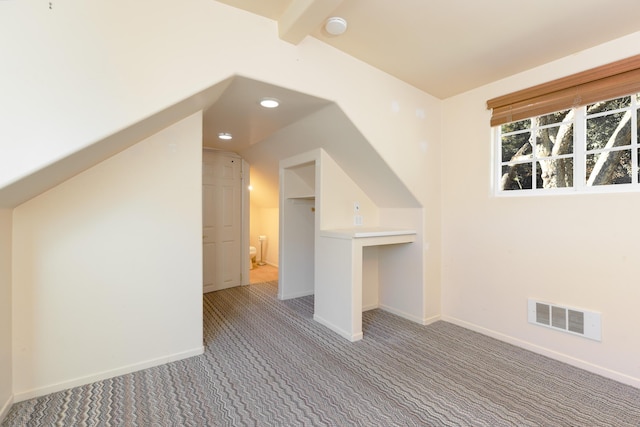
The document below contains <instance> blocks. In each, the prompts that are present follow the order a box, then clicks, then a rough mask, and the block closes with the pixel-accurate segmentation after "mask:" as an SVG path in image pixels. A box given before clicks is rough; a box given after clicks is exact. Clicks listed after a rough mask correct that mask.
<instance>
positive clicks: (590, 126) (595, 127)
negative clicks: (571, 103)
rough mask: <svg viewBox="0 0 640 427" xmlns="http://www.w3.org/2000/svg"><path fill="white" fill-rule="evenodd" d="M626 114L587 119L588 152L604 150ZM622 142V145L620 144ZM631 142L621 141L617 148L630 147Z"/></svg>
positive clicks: (620, 113)
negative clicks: (621, 146)
mask: <svg viewBox="0 0 640 427" xmlns="http://www.w3.org/2000/svg"><path fill="white" fill-rule="evenodd" d="M623 116H624V112H619V113H614V114H608V115H606V116H602V117H594V118H591V119H587V150H597V149H599V148H604V147H605V146H606V145H607V143H608V142H609V139H610V138H611V136H612V135H613V132H614V131H615V130H616V128H617V127H618V125H619V124H620V120H621V119H622V117H623ZM620 142H621V143H620ZM630 143H631V141H630V140H629V141H619V143H617V144H616V145H617V146H620V145H629V144H630Z"/></svg>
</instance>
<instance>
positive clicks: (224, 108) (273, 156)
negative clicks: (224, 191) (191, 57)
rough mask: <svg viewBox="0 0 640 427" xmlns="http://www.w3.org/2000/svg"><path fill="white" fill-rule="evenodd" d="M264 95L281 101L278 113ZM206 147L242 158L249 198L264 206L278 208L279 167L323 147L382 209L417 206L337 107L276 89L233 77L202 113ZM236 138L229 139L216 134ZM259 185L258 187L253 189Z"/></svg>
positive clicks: (301, 94)
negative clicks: (250, 189)
mask: <svg viewBox="0 0 640 427" xmlns="http://www.w3.org/2000/svg"><path fill="white" fill-rule="evenodd" d="M263 97H273V98H277V99H278V100H280V101H281V105H280V107H278V108H276V109H265V108H263V107H261V106H260V105H259V100H260V99H261V98H263ZM203 130H204V132H203V134H204V146H205V147H208V148H213V149H218V150H223V151H232V152H235V153H238V154H240V155H241V156H242V157H243V158H244V159H245V160H247V161H248V162H249V164H250V165H251V174H252V183H254V182H256V181H258V182H260V185H261V188H255V189H254V192H253V193H252V194H251V200H252V203H255V204H256V205H257V206H260V207H272V208H276V207H278V167H279V162H280V160H282V159H285V158H287V157H291V156H294V155H297V154H301V153H304V152H307V151H311V150H314V149H316V148H323V149H324V150H325V151H326V152H327V153H328V154H329V155H330V156H331V157H333V159H334V160H335V161H336V162H337V163H338V164H339V165H340V166H341V167H342V168H343V169H344V171H345V172H346V173H347V174H348V175H349V176H350V177H351V179H353V180H354V181H355V182H356V183H358V185H360V187H361V188H362V190H363V191H364V192H365V193H367V195H368V196H369V197H370V198H371V199H372V200H373V201H374V202H375V203H376V204H377V205H378V206H380V207H392V206H393V207H418V206H419V203H418V202H417V200H416V198H415V197H414V196H413V195H412V194H411V193H410V192H409V190H408V189H407V188H406V187H405V186H404V184H403V183H402V182H401V181H400V180H399V178H398V177H397V176H396V175H395V174H394V173H393V172H392V171H391V169H390V168H389V166H388V165H387V164H386V162H385V161H384V160H383V159H382V158H381V157H380V156H379V155H378V154H377V153H376V152H375V150H374V149H373V148H372V147H371V145H370V144H369V142H368V141H367V140H366V139H365V138H364V136H363V135H362V134H361V133H360V132H359V131H358V130H357V129H356V127H355V126H354V125H353V124H352V123H351V121H350V120H349V119H348V117H347V116H346V115H345V114H344V113H343V111H342V110H341V109H340V108H339V106H337V105H336V104H335V103H333V102H330V101H327V100H325V99H321V98H316V97H313V96H310V95H307V94H303V93H299V92H295V91H291V90H288V89H284V88H281V87H278V86H274V85H270V84H267V83H263V82H259V81H255V80H252V79H248V78H245V77H241V76H235V77H233V78H232V79H231V82H230V83H228V84H226V85H225V88H224V91H223V92H222V93H221V94H220V95H219V96H218V98H217V99H216V102H215V103H213V104H212V105H211V106H210V107H209V108H207V109H206V110H205V112H204V129H203ZM220 132H228V133H231V134H232V135H233V139H231V140H230V141H223V140H220V139H219V138H218V133H220ZM254 187H255V185H254Z"/></svg>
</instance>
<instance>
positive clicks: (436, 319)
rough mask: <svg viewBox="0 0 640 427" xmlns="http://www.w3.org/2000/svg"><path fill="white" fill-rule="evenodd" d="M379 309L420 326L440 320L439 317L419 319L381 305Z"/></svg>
mask: <svg viewBox="0 0 640 427" xmlns="http://www.w3.org/2000/svg"><path fill="white" fill-rule="evenodd" d="M380 309H381V310H384V311H388V312H389V313H391V314H395V315H396V316H400V317H402V318H403V319H407V320H411V321H412V322H415V323H419V324H420V325H430V324H432V323H433V322H437V321H438V320H441V316H432V317H428V318H424V317H423V318H421V317H418V316H414V315H413V314H409V313H406V312H404V311H401V310H397V309H395V308H393V307H389V306H388V305H384V304H381V305H380Z"/></svg>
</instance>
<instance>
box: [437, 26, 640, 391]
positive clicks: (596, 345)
mask: <svg viewBox="0 0 640 427" xmlns="http://www.w3.org/2000/svg"><path fill="white" fill-rule="evenodd" d="M638 53H640V33H636V34H634V35H631V36H628V37H625V38H622V39H619V40H616V41H613V42H610V43H607V44H604V45H601V46H598V47H595V48H593V49H589V50H586V51H583V52H580V53H578V54H575V55H572V56H569V57H566V58H563V59H560V60H558V61H555V62H552V63H549V64H547V65H544V66H541V67H539V68H535V69H532V70H529V71H527V72H524V73H521V74H518V75H515V76H513V77H510V78H507V79H504V80H501V81H498V82H495V83H492V84H490V85H487V86H484V87H481V88H478V89H476V90H473V91H470V92H467V93H464V94H461V95H459V96H456V97H453V98H450V99H447V100H445V101H444V103H443V106H444V110H443V116H444V120H443V129H444V132H443V144H442V150H443V155H442V201H443V210H442V224H443V226H442V240H443V245H442V254H443V260H442V281H443V285H442V311H443V316H444V318H445V319H446V320H449V321H452V322H455V323H458V324H460V325H462V326H465V327H468V328H471V329H475V330H478V331H480V332H483V333H485V334H489V335H492V336H495V337H497V338H500V339H502V340H505V341H509V342H512V343H514V344H517V345H519V346H522V347H525V348H529V349H531V350H534V351H537V352H539V353H543V354H546V355H548V356H551V357H554V358H556V359H560V360H563V361H565V362H569V363H571V364H574V365H577V366H579V367H582V368H585V369H587V370H590V371H594V372H597V373H599V374H602V375H605V376H608V377H611V378H614V379H617V380H619V381H622V382H625V383H628V384H631V385H634V386H636V387H640V363H638V361H639V360H640V341H639V340H638V339H637V325H638V324H640V311H639V310H638V307H637V306H638V301H640V286H639V285H638V260H639V259H640V258H639V256H638V242H639V241H640V228H639V227H638V226H637V224H636V221H635V216H636V215H635V213H636V212H638V211H639V210H640V193H638V192H633V193H618V194H586V195H560V196H529V197H494V196H493V195H492V194H493V193H492V191H493V188H492V178H491V177H492V173H493V169H492V161H493V156H492V149H493V141H492V136H491V128H490V124H489V118H490V111H488V110H487V108H486V101H487V100H488V99H491V98H494V97H496V96H500V95H504V94H507V93H510V92H512V91H515V90H519V89H524V88H527V87H530V86H533V85H536V84H539V83H543V82H545V81H550V80H553V79H555V78H559V77H563V76H566V75H570V74H573V73H576V72H579V71H582V70H586V69H589V68H592V67H595V66H598V65H601V64H606V63H609V62H612V61H615V60H618V59H621V58H624V57H628V56H632V55H636V54H638ZM527 298H536V299H540V300H543V301H548V302H551V303H556V304H558V305H563V306H570V307H576V308H582V309H586V310H593V311H597V312H601V313H602V342H597V341H592V340H589V339H584V338H581V337H578V336H573V335H569V334H565V333H561V332H557V331H554V330H551V329H549V328H542V327H539V326H535V325H532V324H529V323H528V322H527V313H526V311H527Z"/></svg>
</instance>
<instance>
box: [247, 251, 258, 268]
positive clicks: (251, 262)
mask: <svg viewBox="0 0 640 427" xmlns="http://www.w3.org/2000/svg"><path fill="white" fill-rule="evenodd" d="M257 253H258V252H257V251H256V247H255V246H249V269H253V265H254V264H255V262H256V254H257Z"/></svg>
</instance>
